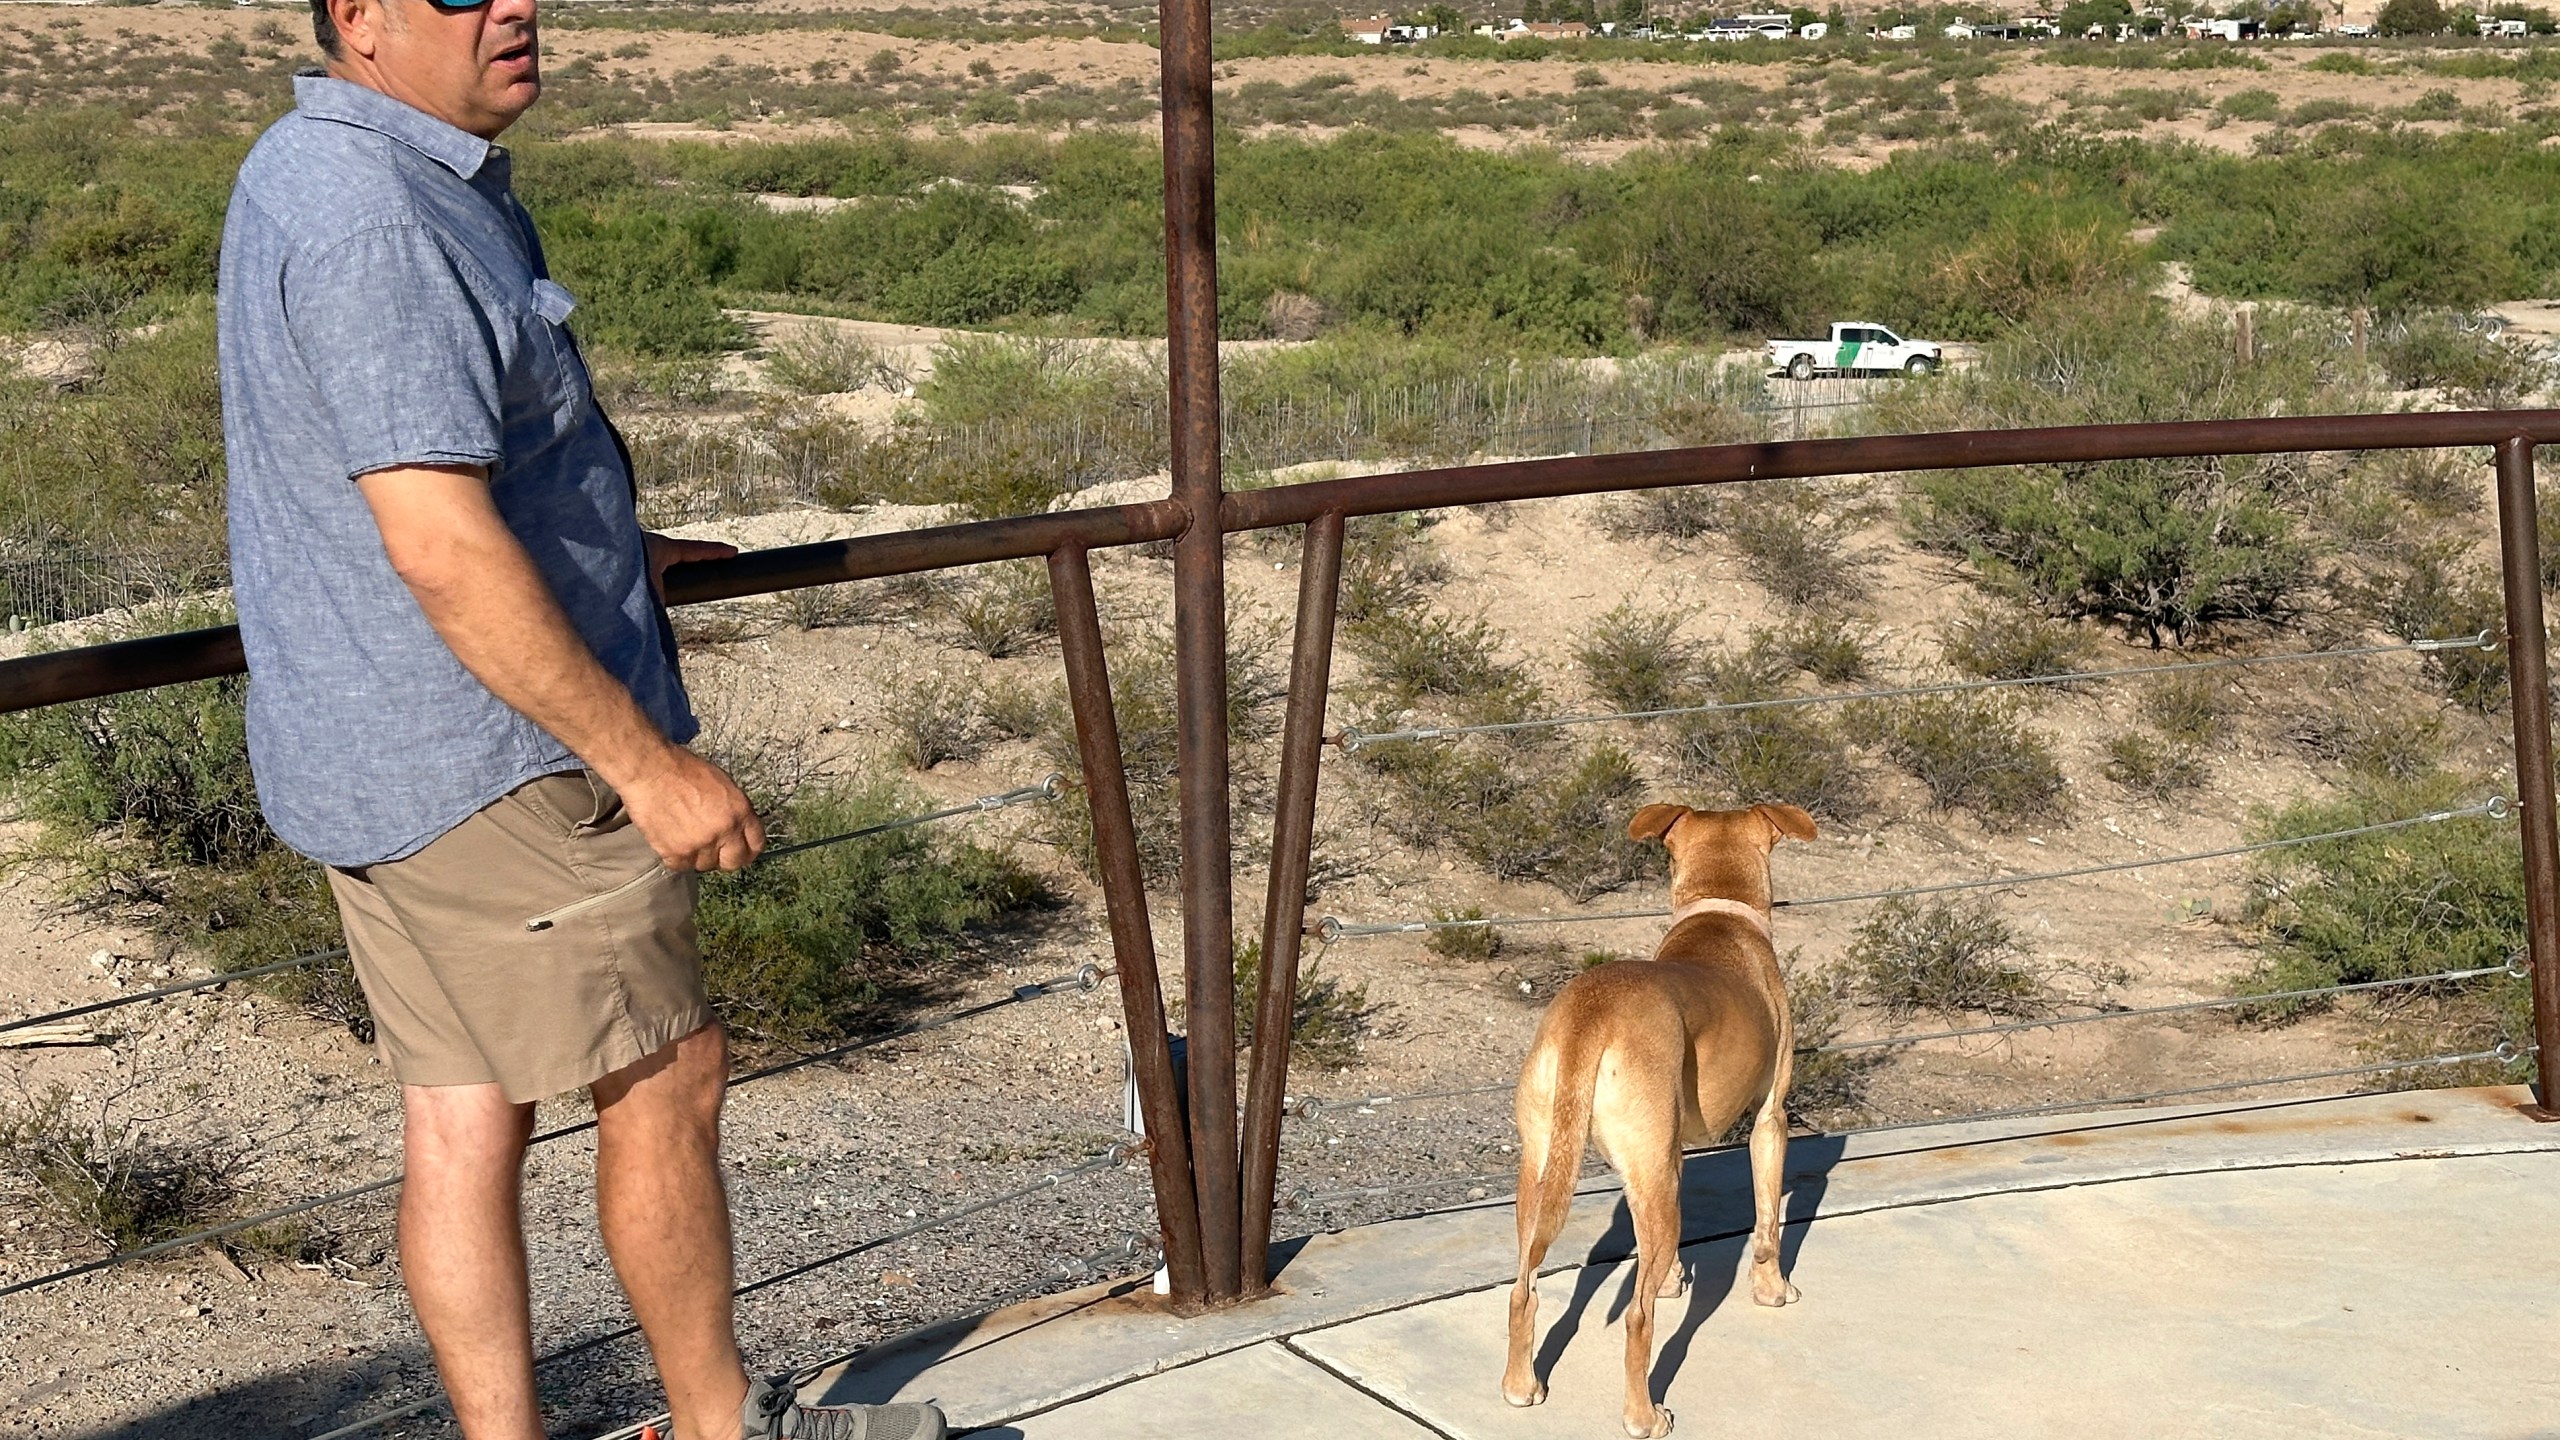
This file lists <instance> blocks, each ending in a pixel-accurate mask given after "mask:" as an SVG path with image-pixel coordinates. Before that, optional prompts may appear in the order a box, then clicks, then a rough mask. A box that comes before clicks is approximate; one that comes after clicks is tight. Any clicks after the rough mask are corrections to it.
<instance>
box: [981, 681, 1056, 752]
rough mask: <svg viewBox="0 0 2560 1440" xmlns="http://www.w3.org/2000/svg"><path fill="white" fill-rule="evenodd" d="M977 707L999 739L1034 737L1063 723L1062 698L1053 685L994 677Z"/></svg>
mask: <svg viewBox="0 0 2560 1440" xmlns="http://www.w3.org/2000/svg"><path fill="white" fill-rule="evenodd" d="M978 709H979V711H980V713H982V714H983V715H985V716H986V720H987V728H988V729H990V730H992V731H994V732H995V735H996V738H997V739H999V740H1036V739H1038V738H1040V737H1041V736H1042V735H1045V734H1047V733H1049V731H1050V730H1051V729H1052V728H1054V727H1056V726H1058V725H1060V724H1063V723H1071V722H1070V721H1069V717H1068V716H1067V715H1066V714H1065V709H1066V703H1065V697H1064V695H1063V694H1061V693H1060V691H1059V690H1058V689H1057V687H1056V686H1054V685H1050V686H1041V685H1032V684H1025V683H1022V682H1019V681H1004V680H997V681H993V682H990V683H989V684H987V685H986V686H985V687H984V689H983V690H982V692H981V694H980V697H979V704H978Z"/></svg>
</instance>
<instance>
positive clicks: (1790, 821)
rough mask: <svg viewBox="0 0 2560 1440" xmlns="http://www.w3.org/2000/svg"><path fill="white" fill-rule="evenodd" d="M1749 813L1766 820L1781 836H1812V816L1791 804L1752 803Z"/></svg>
mask: <svg viewBox="0 0 2560 1440" xmlns="http://www.w3.org/2000/svg"><path fill="white" fill-rule="evenodd" d="M1751 813H1752V814H1754V815H1757V816H1759V817H1760V818H1761V819H1763V820H1766V821H1768V822H1769V828H1770V829H1772V830H1775V831H1777V832H1778V834H1779V835H1781V836H1792V837H1794V838H1795V839H1798V840H1810V839H1812V838H1813V837H1814V834H1815V831H1814V828H1813V817H1812V816H1810V815H1807V814H1806V813H1804V812H1803V811H1802V810H1799V809H1797V808H1796V807H1795V806H1793V805H1754V806H1752V807H1751ZM1770 843H1771V844H1773V845H1774V844H1776V843H1777V842H1776V841H1774V840H1772V841H1771V842H1770Z"/></svg>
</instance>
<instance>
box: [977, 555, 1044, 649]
mask: <svg viewBox="0 0 2560 1440" xmlns="http://www.w3.org/2000/svg"><path fill="white" fill-rule="evenodd" d="M951 619H952V624H953V626H954V628H955V630H956V632H957V634H956V638H957V639H958V640H959V642H960V644H961V645H962V646H964V647H966V648H967V649H971V650H975V651H977V652H978V653H979V654H981V655H984V656H986V657H987V658H988V659H990V660H1002V659H1004V658H1006V657H1008V656H1012V655H1019V654H1021V653H1023V652H1024V651H1025V650H1028V649H1030V648H1031V647H1032V646H1033V645H1035V644H1037V643H1038V642H1040V641H1041V640H1044V639H1046V638H1048V637H1049V636H1051V635H1055V634H1057V633H1058V609H1057V603H1056V600H1055V598H1054V597H1053V596H1052V595H1051V594H1050V591H1049V575H1048V572H1047V571H1046V570H1044V569H1043V568H1042V567H1041V566H1040V565H1039V564H1037V563H1036V562H1033V561H1029V560H1016V561H1011V562H1008V563H1005V564H1002V565H995V566H990V567H986V568H985V569H983V570H981V571H980V572H979V573H978V574H977V575H976V576H975V577H973V580H972V582H971V583H969V584H966V585H964V586H962V587H961V588H959V589H958V590H957V591H956V592H955V593H954V594H953V596H952V598H951Z"/></svg>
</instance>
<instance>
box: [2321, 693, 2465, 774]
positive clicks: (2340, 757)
mask: <svg viewBox="0 0 2560 1440" xmlns="http://www.w3.org/2000/svg"><path fill="white" fill-rule="evenodd" d="M2285 738H2286V739H2288V740H2290V741H2292V742H2293V744H2294V745H2295V747H2296V748H2298V749H2300V750H2301V751H2302V752H2303V753H2304V754H2305V755H2308V756H2310V757H2311V758H2312V759H2314V760H2324V761H2328V762H2331V763H2333V764H2336V765H2339V766H2341V767H2343V768H2345V769H2346V771H2347V772H2348V773H2349V774H2352V775H2360V776H2364V777H2367V778H2369V779H2373V780H2384V781H2402V782H2407V781H2413V780H2416V779H2418V778H2420V777H2422V776H2425V775H2428V774H2432V773H2433V772H2434V771H2435V769H2436V767H2437V765H2438V763H2439V762H2441V761H2442V760H2443V758H2444V721H2443V720H2442V719H2441V718H2439V717H2437V716H2434V715H2425V714H2419V713H2416V712H2413V711H2403V710H2399V709H2397V708H2393V709H2384V708H2382V707H2379V706H2372V705H2364V704H2358V703H2355V702H2354V701H2351V700H2348V699H2345V698H2344V697H2343V696H2341V697H2340V698H2339V700H2338V701H2337V703H2334V704H2329V705H2323V706H2321V707H2319V708H2317V709H2315V710H2313V711H2311V712H2310V713H2308V714H2306V715H2304V716H2303V717H2302V718H2301V719H2299V720H2297V721H2295V722H2294V723H2293V725H2292V726H2290V727H2289V728H2288V729H2287V730H2286V731H2285Z"/></svg>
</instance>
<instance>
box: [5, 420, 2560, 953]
mask: <svg viewBox="0 0 2560 1440" xmlns="http://www.w3.org/2000/svg"><path fill="white" fill-rule="evenodd" d="M2519 438H2521V439H2523V440H2525V441H2528V442H2530V443H2532V444H2553V443H2560V410H2477V411H2457V412H2452V413H2446V414H2400V415H2307V416H2292V417H2284V418H2277V419H2246V420H2179V421H2161V422H2152V423H2146V424H2139V425H2062V426H2047V427H2042V428H2033V429H2021V430H2000V431H1970V430H1955V431H1936V432H1931V433H1927V434H1919V435H1868V436H1860V437H1857V438H1854V439H1845V440H1779V441H1770V442H1767V443H1754V444H1743V445H1707V446H1699V447H1695V448H1690V449H1681V450H1647V451H1638V452H1635V453H1632V454H1624V455H1577V456H1566V457H1563V458H1559V459H1553V460H1522V461H1515V462H1509V463H1505V464H1500V465H1462V466H1451V467H1444V468H1439V469H1429V470H1410V471H1404V472H1401V473H1396V474H1386V475H1356V476H1348V477H1345V478H1342V479H1338V480H1318V481H1311V482H1308V483H1306V484H1300V485H1275V486H1272V487H1269V488H1267V489H1261V490H1244V491H1237V492H1235V493H1233V494H1229V495H1226V496H1224V497H1223V498H1222V499H1220V500H1217V501H1216V502H1215V503H1216V505H1217V508H1218V514H1219V528H1221V529H1222V530H1224V531H1226V532H1227V533H1228V534H1235V533H1238V532H1241V531H1247V530H1269V529H1276V528H1279V527H1282V526H1288V525H1301V524H1305V523H1306V522H1308V521H1310V520H1313V519H1315V518H1316V517H1318V516H1320V515H1325V514H1339V515H1342V516H1344V517H1346V518H1347V517H1351V516H1358V515H1382V514H1388V513H1392V512H1395V511H1400V510H1431V509H1441V508H1445V507H1450V506H1458V505H1478V504H1491V503H1496V502H1500V501H1508V500H1535V499H1551V498H1554V497H1557V496H1564V495H1592V494H1600V493H1605V492H1608V491H1612V490H1650V489H1662V488H1670V487H1677V486H1685V485H1717V484H1732V483H1736V482H1740V481H1747V480H1766V479H1813V478H1822V477H1827V476H1842V475H1867V474H1876V473H1881V472H1885V471H1892V470H1960V469H1982V468H1989V467H1995V466H2001V465H2077V464H2094V463H2098V462H2101V461H2107V460H2143V459H2161V458H2175V457H2194V456H2211V455H2282V454H2295V453H2303V452H2316V451H2330V450H2430V449H2442V448H2446V447H2454V446H2484V447H2497V446H2502V445H2505V444H2507V442H2509V441H2513V440H2516V439H2519ZM2524 463H2525V465H2526V471H2527V475H2526V478H2527V479H2528V480H2529V479H2530V466H2531V462H2530V459H2529V457H2528V458H2527V459H2526V460H2525V462H2524ZM2525 498H2526V501H2527V504H2526V510H2525V515H2526V518H2530V517H2531V509H2532V507H2531V505H2530V498H2531V497H2530V496H2529V495H2528V496H2527V497H2525ZM2501 499H2502V516H2503V505H2504V502H2505V501H2506V499H2507V497H2506V494H2505V491H2504V489H2503V488H2502V490H2501ZM1190 517H1191V507H1190V505H1189V504H1188V503H1186V501H1184V500H1180V499H1165V500H1149V501H1144V502H1140V503H1135V504H1128V505H1109V506H1100V507H1096V508H1093V509H1085V510H1062V511H1056V512H1053V513H1050V514H1046V515H1025V516H1016V517H1012V518H1008V519H1003V520H979V521H972V522H969V523H966V524H958V525H936V526H932V527H929V528H926V529H921V530H908V531H900V532H895V533H892V534H886V535H863V536H856V537H854V538H851V539H845V540H826V541H820V542H816V543H813V544H807V545H789V546H783V547H779V548H776V549H772V550H754V551H749V552H748V553H746V554H744V555H740V556H737V557H736V558H734V559H729V560H705V561H696V562H694V563H692V564H688V565H678V566H676V567H674V568H673V569H671V570H669V571H668V572H667V599H668V602H669V603H670V604H675V605H694V604H701V603H704V602H706V601H713V600H736V599H743V598H746V597H749V596H755V595H769V594H775V593H779V592H781V591H784V590H797V589H804V588H807V587H809V586H813V585H835V584H841V583H844V582H847V581H854V580H877V579H886V578H888V577H891V576H897V575H914V574H921V573H923V572H925V571H930V570H950V569H957V568H961V567H964V566H971V565H986V564H992V563H994V562H996V561H999V560H1026V559H1042V558H1046V557H1047V556H1050V555H1053V554H1056V553H1058V552H1059V551H1061V550H1065V549H1070V548H1072V549H1076V550H1083V551H1091V550H1099V549H1111V548H1116V547H1120V546H1128V545H1146V544H1155V543H1158V542H1162V541H1167V540H1174V539H1176V538H1177V537H1178V536H1180V535H1181V534H1182V533H1183V532H1184V531H1185V530H1186V529H1187V528H1188V526H1189V524H1190ZM2506 530H2507V527H2505V526H2504V525H2502V527H2501V533H2502V534H2505V533H2506ZM2534 538H2535V537H2533V536H2532V535H2531V534H2530V532H2527V533H2524V534H2522V535H2520V536H2513V537H2510V538H2509V539H2508V541H2507V542H2506V544H2505V545H2504V546H2502V550H2501V556H2502V558H2506V555H2507V550H2508V549H2511V548H2512V547H2513V545H2514V544H2515V543H2516V541H2518V540H2521V541H2523V542H2525V550H2526V553H2527V554H2528V555H2531V554H2536V553H2538V551H2537V550H2536V549H2535V547H2534V546H2533V544H2532V543H2531V542H2532V541H2533V540H2534ZM2510 598H2511V599H2513V598H2515V597H2512V596H2511V597H2510ZM2532 608H2533V609H2534V611H2535V612H2536V613H2537V614H2539V612H2540V610H2541V604H2540V601H2539V597H2538V596H2537V597H2534V599H2533V602H2532ZM2512 618H2513V617H2512V616H2511V617H2510V619H2511V620H2512ZM2511 628H2512V626H2511ZM2515 658H2516V657H2514V656H2512V655H2511V656H2510V657H2509V659H2510V664H2511V665H2512V664H2513V663H2514V660H2515ZM245 668H246V665H245V662H244V660H243V659H242V656H241V652H240V637H239V632H238V630H237V629H236V627H233V626H228V625H225V626H218V627H213V628H209V629H203V630H188V631H181V632H179V633H177V634H172V635H157V636H151V637H148V638H144V639H139V640H123V641H118V642H115V643H113V644H108V645H92V646H83V647H80V648H78V649H72V650H58V651H53V652H50V653H47V654H41V655H29V656H24V657H21V658H19V659H15V660H6V661H0V714H5V713H8V712H11V711H16V710H27V709H32V708H35V707H37V706H40V705H55V704H61V703H63V702H65V701H71V700H91V699H96V698H98V697H100V696H105V695H115V694H121V693H123V692H125V691H129V690H147V689H151V688H154V687H156V686H161V685H177V684H183V683H185V682H187V681H191V680H209V679H214V678H217V677H219V676H224V675H237V674H240V673H241V672H242V671H243V670H244V669H245ZM2555 941H2556V942H2560V935H2555Z"/></svg>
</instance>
